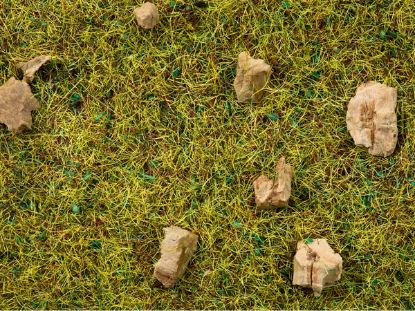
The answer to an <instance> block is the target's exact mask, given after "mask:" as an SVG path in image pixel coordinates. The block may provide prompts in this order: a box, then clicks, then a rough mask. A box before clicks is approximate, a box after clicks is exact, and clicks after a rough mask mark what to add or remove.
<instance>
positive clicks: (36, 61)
mask: <svg viewBox="0 0 415 311" xmlns="http://www.w3.org/2000/svg"><path fill="white" fill-rule="evenodd" d="M49 60H50V56H49V55H41V56H38V57H35V58H33V59H31V60H30V61H28V62H26V63H19V64H18V65H17V68H19V69H21V70H22V71H23V74H24V77H23V80H24V81H26V82H31V81H32V80H33V78H34V77H35V73H36V72H37V71H38V70H39V69H40V67H42V65H43V64H45V63H47V62H48V61H49Z"/></svg>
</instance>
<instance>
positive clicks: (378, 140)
mask: <svg viewBox="0 0 415 311" xmlns="http://www.w3.org/2000/svg"><path fill="white" fill-rule="evenodd" d="M396 104H397V90H396V89H395V88H392V87H389V86H387V85H384V84H381V83H379V82H374V81H369V82H367V83H363V84H361V85H360V86H359V87H358V88H357V90H356V94H355V96H354V97H352V98H351V100H350V102H349V104H348V109H347V114H346V122H347V129H348V131H349V133H350V135H351V136H352V137H353V140H354V143H355V144H356V145H358V146H364V147H367V148H368V149H369V153H370V154H372V155H376V156H384V157H386V156H389V155H391V154H392V153H393V152H394V150H395V148H396V144H397V141H398V127H397V117H396V112H395V109H396Z"/></svg>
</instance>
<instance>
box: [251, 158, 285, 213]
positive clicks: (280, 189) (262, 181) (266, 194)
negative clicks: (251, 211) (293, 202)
mask: <svg viewBox="0 0 415 311" xmlns="http://www.w3.org/2000/svg"><path fill="white" fill-rule="evenodd" d="M276 172H277V175H278V178H277V182H274V181H272V180H271V179H269V178H268V177H267V176H265V175H261V176H260V177H258V178H257V179H256V180H255V181H254V191H255V203H256V205H257V207H258V208H262V209H270V208H273V207H285V206H288V201H289V199H290V196H291V180H292V175H293V169H292V167H291V166H290V165H288V164H286V163H285V157H281V158H280V159H279V160H278V164H277V169H276Z"/></svg>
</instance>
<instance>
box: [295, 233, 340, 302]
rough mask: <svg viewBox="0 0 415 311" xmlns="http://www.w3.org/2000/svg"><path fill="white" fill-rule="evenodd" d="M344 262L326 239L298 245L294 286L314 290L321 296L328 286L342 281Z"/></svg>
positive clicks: (316, 294) (315, 293)
mask: <svg viewBox="0 0 415 311" xmlns="http://www.w3.org/2000/svg"><path fill="white" fill-rule="evenodd" d="M342 265H343V260H342V258H341V256H340V255H339V254H337V253H335V252H334V251H333V249H332V248H331V247H330V245H329V244H328V243H327V240H326V239H315V240H313V241H312V242H311V243H309V244H307V243H305V242H302V241H300V242H298V243H297V253H296V254H295V256H294V275H293V285H300V286H303V287H308V288H312V289H313V292H314V295H315V296H320V295H321V291H322V290H323V288H324V287H326V286H327V285H330V284H333V283H334V282H336V281H338V280H340V277H341V274H342Z"/></svg>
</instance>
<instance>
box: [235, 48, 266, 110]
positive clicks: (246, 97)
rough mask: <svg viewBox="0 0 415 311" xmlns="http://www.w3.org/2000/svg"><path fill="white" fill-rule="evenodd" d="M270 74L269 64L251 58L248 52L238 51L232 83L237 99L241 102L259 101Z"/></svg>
mask: <svg viewBox="0 0 415 311" xmlns="http://www.w3.org/2000/svg"><path fill="white" fill-rule="evenodd" d="M270 75H271V66H270V65H268V64H266V63H265V62H264V61H263V60H262V59H255V58H252V57H251V56H249V53H248V52H242V53H240V54H239V56H238V66H237V69H236V78H235V81H234V84H233V85H234V88H235V91H236V96H237V98H238V101H239V102H241V103H246V102H254V103H256V102H259V101H260V100H261V99H262V97H263V88H264V87H265V85H266V83H267V81H268V79H269V76H270Z"/></svg>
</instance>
